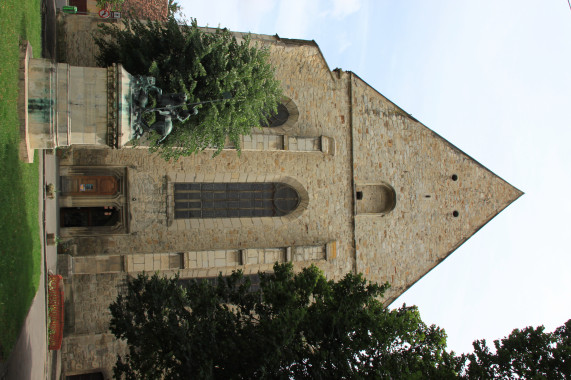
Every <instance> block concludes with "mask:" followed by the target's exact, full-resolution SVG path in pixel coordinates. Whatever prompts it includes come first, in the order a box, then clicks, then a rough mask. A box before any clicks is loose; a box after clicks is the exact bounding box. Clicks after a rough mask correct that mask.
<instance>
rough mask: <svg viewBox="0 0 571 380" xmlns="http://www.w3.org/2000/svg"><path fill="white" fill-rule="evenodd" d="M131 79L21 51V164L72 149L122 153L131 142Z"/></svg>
mask: <svg viewBox="0 0 571 380" xmlns="http://www.w3.org/2000/svg"><path fill="white" fill-rule="evenodd" d="M131 80H132V77H131V76H130V75H129V74H128V73H127V72H126V71H125V70H124V69H123V68H122V67H121V66H120V65H114V66H113V67H108V68H94V67H77V66H70V65H68V64H65V63H54V62H52V61H50V60H47V59H35V58H32V48H31V46H30V44H29V43H27V42H26V43H24V44H23V45H22V47H21V64H20V97H19V101H18V108H19V113H20V120H21V126H20V132H21V146H20V158H21V159H22V160H23V161H25V162H32V161H33V157H34V155H33V150H34V149H52V148H56V147H61V146H68V145H72V144H83V145H90V146H107V147H111V148H119V147H121V146H123V145H125V144H126V143H127V142H128V141H129V140H130V138H131V126H130V124H131V109H130V107H131V102H130V91H131Z"/></svg>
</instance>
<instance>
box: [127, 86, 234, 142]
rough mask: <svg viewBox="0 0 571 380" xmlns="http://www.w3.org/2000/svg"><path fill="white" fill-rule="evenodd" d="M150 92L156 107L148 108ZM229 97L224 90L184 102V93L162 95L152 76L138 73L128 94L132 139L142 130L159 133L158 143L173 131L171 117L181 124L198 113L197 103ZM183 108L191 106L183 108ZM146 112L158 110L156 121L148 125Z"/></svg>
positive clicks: (137, 136)
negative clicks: (219, 94)
mask: <svg viewBox="0 0 571 380" xmlns="http://www.w3.org/2000/svg"><path fill="white" fill-rule="evenodd" d="M151 92H154V93H155V97H156V99H157V106H156V107H155V108H148V107H147V105H148V103H149V94H150V93H151ZM228 99H232V94H231V93H229V92H224V93H223V94H222V99H215V100H207V101H203V102H198V103H187V100H188V98H187V96H186V94H185V93H184V92H182V93H172V94H171V93H167V94H163V91H162V90H161V89H160V88H158V87H157V86H155V78H153V77H146V76H141V75H139V76H137V77H136V79H135V81H134V84H133V91H132V93H131V103H132V105H133V112H132V116H133V122H132V132H133V136H134V138H135V139H139V138H141V136H143V134H144V133H145V132H149V131H155V132H156V133H158V134H159V135H160V136H161V138H160V139H159V140H158V141H157V144H160V143H162V142H163V141H165V139H166V138H167V136H168V135H169V134H170V133H171V132H172V129H173V119H176V120H178V121H180V122H182V123H184V122H185V121H187V120H188V118H189V117H191V116H193V115H196V114H198V109H197V106H198V105H202V104H206V103H215V102H223V101H226V100H228ZM183 107H186V108H188V107H192V108H190V109H184V108H183ZM148 112H158V116H157V120H156V121H155V122H154V123H153V124H152V125H150V126H149V125H148V124H147V122H146V121H145V120H144V119H143V115H144V114H146V113H148Z"/></svg>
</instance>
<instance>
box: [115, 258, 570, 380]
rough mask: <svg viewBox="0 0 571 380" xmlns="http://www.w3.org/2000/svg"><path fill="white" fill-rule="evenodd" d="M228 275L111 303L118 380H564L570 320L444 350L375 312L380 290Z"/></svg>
mask: <svg viewBox="0 0 571 380" xmlns="http://www.w3.org/2000/svg"><path fill="white" fill-rule="evenodd" d="M250 278H251V276H244V275H243V274H242V272H240V271H236V272H234V273H233V274H232V275H231V276H228V277H222V276H219V277H218V278H217V279H209V280H206V279H202V280H193V279H191V280H180V279H179V278H178V277H174V278H165V277H159V276H158V275H157V274H155V275H153V276H151V277H149V276H148V275H145V274H141V275H139V276H138V277H136V278H133V279H131V280H129V281H128V285H127V291H126V292H125V293H124V294H123V295H119V297H118V298H117V300H116V301H115V302H114V303H113V304H112V305H111V306H110V309H111V315H112V319H111V324H110V329H111V331H112V332H113V333H114V334H115V336H116V337H117V338H119V339H124V340H126V342H127V345H128V347H129V354H127V355H125V356H123V357H118V360H117V363H116V366H115V369H114V371H115V377H116V378H118V379H157V378H165V379H186V378H197V379H251V378H260V379H274V378H282V379H333V378H335V379H365V378H375V379H517V378H520V379H566V378H571V320H569V321H567V322H566V323H565V324H564V325H563V326H561V327H559V328H557V329H556V330H555V331H554V332H545V329H544V327H543V326H540V327H537V328H533V327H527V328H524V329H522V330H519V329H515V330H513V332H512V333H511V334H510V335H509V336H508V337H505V338H503V339H501V340H495V341H494V347H493V348H490V347H488V346H487V345H486V341H485V340H477V341H475V342H474V352H473V353H470V354H465V355H459V356H458V355H455V354H454V352H449V351H447V350H446V333H445V332H444V330H443V329H441V328H439V327H437V326H435V325H431V326H427V325H426V324H425V323H424V322H423V321H422V320H421V318H420V314H419V311H418V309H417V308H416V307H414V306H413V307H408V306H406V305H403V306H402V307H400V308H397V309H388V308H386V307H384V306H383V304H382V302H381V301H380V298H381V297H382V296H383V293H384V292H385V290H386V289H387V288H388V286H389V285H388V284H384V285H378V284H374V283H369V282H367V281H366V280H365V279H364V278H363V277H362V276H361V275H353V274H348V275H346V276H345V277H344V278H343V279H341V280H340V281H338V282H335V281H328V280H327V279H326V278H325V277H324V275H323V273H322V272H321V271H320V270H319V269H318V268H317V267H315V266H311V267H308V268H305V269H303V270H302V271H301V272H299V273H294V272H293V267H292V265H291V264H275V266H274V272H273V273H259V284H257V285H256V286H255V287H254V286H251V285H252V283H251V280H250Z"/></svg>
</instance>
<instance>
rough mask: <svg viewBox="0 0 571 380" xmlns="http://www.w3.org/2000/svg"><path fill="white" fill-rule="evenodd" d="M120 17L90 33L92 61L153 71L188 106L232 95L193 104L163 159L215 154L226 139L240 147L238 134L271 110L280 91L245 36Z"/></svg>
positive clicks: (261, 52) (163, 148) (263, 55)
mask: <svg viewBox="0 0 571 380" xmlns="http://www.w3.org/2000/svg"><path fill="white" fill-rule="evenodd" d="M180 22H181V21H180V20H177V19H175V16H174V14H173V13H172V12H171V13H170V14H169V16H168V19H167V21H166V22H158V21H146V22H144V21H140V20H125V21H123V27H120V26H118V25H114V24H101V25H100V29H99V32H98V33H97V34H96V36H95V42H96V44H97V46H98V47H99V52H98V55H97V57H96V58H97V63H98V65H100V66H109V65H111V64H113V63H120V64H122V65H123V67H124V68H125V69H126V70H127V71H128V72H129V73H131V74H133V75H146V76H148V75H151V76H154V77H155V79H156V85H157V86H158V87H159V88H161V89H162V90H163V91H164V92H167V93H182V92H184V93H186V94H187V99H188V100H187V101H188V103H198V102H204V101H213V100H218V99H222V98H224V96H223V94H228V93H229V94H231V95H232V98H231V99H225V100H223V101H219V102H212V103H206V104H202V105H199V106H198V110H199V112H198V115H195V116H192V117H190V118H189V119H188V120H187V121H186V122H184V123H181V122H177V123H178V124H177V123H175V124H174V129H173V132H172V133H171V134H170V135H169V137H168V138H167V139H166V140H165V141H164V142H163V143H161V145H160V147H154V149H160V152H161V154H162V155H163V156H164V157H165V158H167V159H169V158H176V157H179V156H181V155H189V154H192V153H195V152H198V151H201V150H203V149H205V148H214V149H216V153H219V152H220V151H221V150H222V148H223V147H224V144H225V142H226V139H227V138H228V139H229V141H231V142H232V143H233V145H234V146H235V147H236V148H237V149H238V150H239V149H240V139H239V137H240V136H241V135H245V134H250V133H251V130H252V128H253V127H257V126H259V125H260V121H261V120H264V119H266V118H267V116H268V115H270V114H272V112H275V111H276V109H277V105H278V103H279V102H280V101H281V97H282V90H281V87H280V83H279V81H277V80H276V79H275V78H274V69H273V67H272V66H271V65H270V64H269V61H268V58H269V50H268V48H266V47H261V46H257V45H253V44H252V43H251V41H250V37H249V36H248V35H246V36H244V38H243V41H241V42H239V41H238V40H237V39H236V37H235V35H234V34H232V33H231V32H229V31H228V30H227V29H216V30H215V31H205V30H204V29H201V28H199V27H198V25H197V22H196V19H191V21H190V24H188V23H182V24H180Z"/></svg>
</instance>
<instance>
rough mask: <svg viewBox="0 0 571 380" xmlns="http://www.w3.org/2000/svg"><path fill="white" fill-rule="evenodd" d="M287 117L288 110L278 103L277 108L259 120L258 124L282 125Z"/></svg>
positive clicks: (266, 125)
mask: <svg viewBox="0 0 571 380" xmlns="http://www.w3.org/2000/svg"><path fill="white" fill-rule="evenodd" d="M288 118H289V111H288V109H287V107H286V106H285V105H284V104H281V103H280V104H279V105H278V109H277V110H276V111H275V112H272V113H271V114H270V115H268V116H267V117H266V118H265V119H262V120H261V121H260V125H261V126H262V127H265V128H275V127H279V126H282V125H284V124H285V123H286V121H287V119H288Z"/></svg>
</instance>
